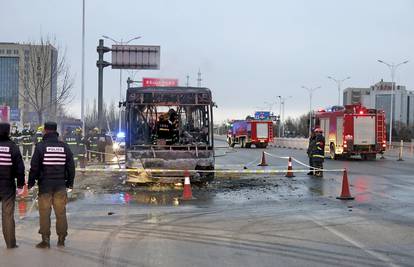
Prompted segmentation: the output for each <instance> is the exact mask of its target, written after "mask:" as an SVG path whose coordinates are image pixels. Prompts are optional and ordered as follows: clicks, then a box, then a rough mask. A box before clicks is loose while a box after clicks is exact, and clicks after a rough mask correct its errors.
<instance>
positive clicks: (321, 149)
mask: <svg viewBox="0 0 414 267" xmlns="http://www.w3.org/2000/svg"><path fill="white" fill-rule="evenodd" d="M322 133H323V131H322V129H320V128H316V129H315V145H314V146H313V149H312V152H311V153H312V162H313V166H314V167H315V168H317V170H315V176H316V177H323V171H322V169H323V161H324V159H325V137H324V136H323V135H322Z"/></svg>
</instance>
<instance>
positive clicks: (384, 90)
mask: <svg viewBox="0 0 414 267" xmlns="http://www.w3.org/2000/svg"><path fill="white" fill-rule="evenodd" d="M391 92H392V83H391V82H384V81H383V80H381V81H379V82H377V83H376V84H374V85H372V86H370V87H369V88H352V87H349V88H346V89H345V90H344V92H343V95H344V98H343V99H344V100H343V104H344V105H349V104H357V103H361V104H362V105H364V106H366V107H369V108H376V109H382V110H384V111H385V113H386V120H387V122H389V121H390V115H391ZM413 101H414V92H413V91H407V89H406V87H405V86H402V85H396V84H394V97H393V121H394V123H395V126H397V127H400V126H403V125H407V126H409V127H412V126H414V106H413V105H414V102H413ZM395 126H394V127H395Z"/></svg>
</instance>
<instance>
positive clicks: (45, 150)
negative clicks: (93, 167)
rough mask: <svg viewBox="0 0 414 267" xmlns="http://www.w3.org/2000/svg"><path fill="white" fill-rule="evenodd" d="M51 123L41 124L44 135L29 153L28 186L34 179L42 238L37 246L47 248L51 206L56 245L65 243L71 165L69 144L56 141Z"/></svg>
mask: <svg viewBox="0 0 414 267" xmlns="http://www.w3.org/2000/svg"><path fill="white" fill-rule="evenodd" d="M56 130H57V124H56V123H55V122H46V123H45V124H44V135H43V139H42V141H41V142H39V143H38V144H37V145H36V147H35V151H34V153H33V157H32V161H31V166H30V173H29V181H28V187H29V189H31V188H32V187H33V186H34V185H35V183H36V181H37V184H38V186H39V194H38V196H39V198H38V204H39V217H40V218H39V223H40V229H39V234H41V235H42V241H41V242H40V243H39V244H37V245H36V247H37V248H50V215H51V211H52V207H53V209H54V211H55V215H56V233H57V235H58V243H57V245H58V246H61V247H63V246H65V238H66V236H67V234H68V232H67V230H68V223H67V219H66V203H67V190H71V189H72V188H73V181H74V178H75V164H74V160H73V154H72V151H71V150H70V148H69V146H68V145H67V144H65V143H64V142H62V141H59V139H58V137H59V134H58V133H57V132H56Z"/></svg>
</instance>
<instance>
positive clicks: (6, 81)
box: [0, 57, 19, 108]
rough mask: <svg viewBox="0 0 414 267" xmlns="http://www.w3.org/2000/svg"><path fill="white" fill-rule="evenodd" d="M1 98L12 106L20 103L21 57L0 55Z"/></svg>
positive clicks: (16, 106) (15, 106)
mask: <svg viewBox="0 0 414 267" xmlns="http://www.w3.org/2000/svg"><path fill="white" fill-rule="evenodd" d="M0 99H1V102H2V103H5V104H7V105H9V106H10V107H11V108H18V103H19V58H18V57H0Z"/></svg>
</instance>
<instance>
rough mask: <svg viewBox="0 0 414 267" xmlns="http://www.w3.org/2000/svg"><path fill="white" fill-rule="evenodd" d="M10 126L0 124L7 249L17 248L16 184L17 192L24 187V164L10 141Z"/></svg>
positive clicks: (1, 197) (0, 174)
mask: <svg viewBox="0 0 414 267" xmlns="http://www.w3.org/2000/svg"><path fill="white" fill-rule="evenodd" d="M9 134H10V124H8V123H5V122H0V201H1V204H2V214H1V215H2V216H1V219H2V229H3V236H4V240H5V241H6V246H7V248H17V245H16V233H15V222H14V205H15V200H16V182H15V179H16V178H17V188H18V189H19V191H22V190H23V186H24V162H23V159H22V155H21V153H20V149H19V147H18V146H17V145H16V144H15V143H14V142H12V141H11V140H10V137H9Z"/></svg>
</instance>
